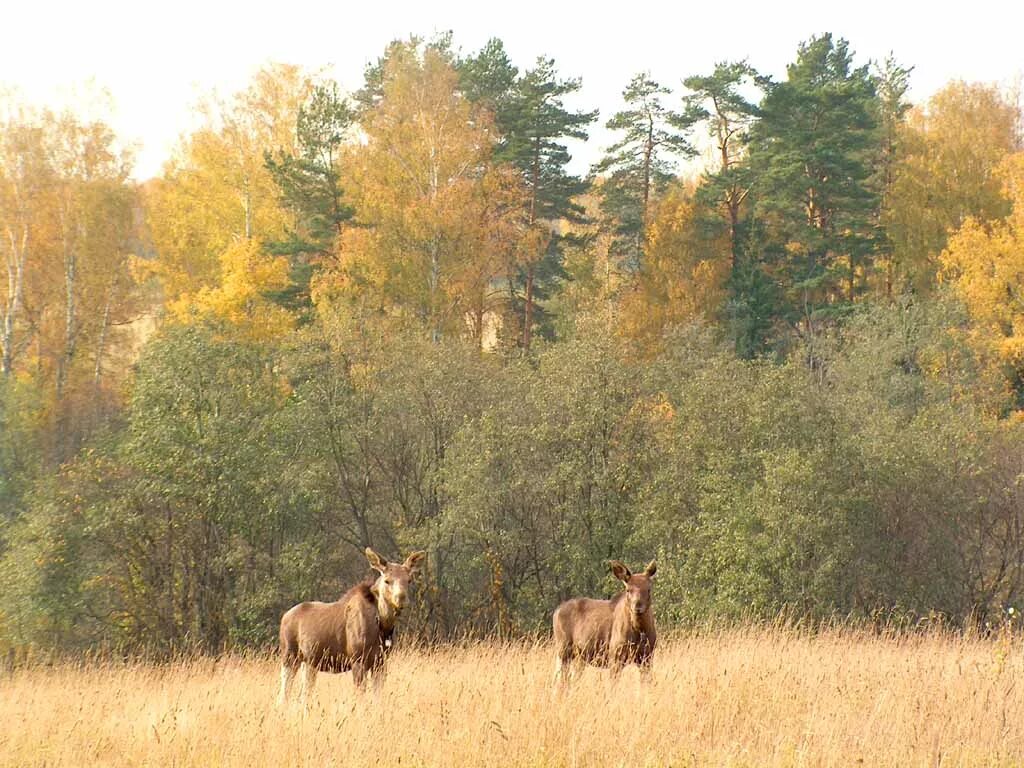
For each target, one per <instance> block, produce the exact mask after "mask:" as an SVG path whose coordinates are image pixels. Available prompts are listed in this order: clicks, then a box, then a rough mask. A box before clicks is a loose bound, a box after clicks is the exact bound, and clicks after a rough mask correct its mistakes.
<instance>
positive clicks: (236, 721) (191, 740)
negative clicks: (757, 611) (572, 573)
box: [0, 629, 1024, 768]
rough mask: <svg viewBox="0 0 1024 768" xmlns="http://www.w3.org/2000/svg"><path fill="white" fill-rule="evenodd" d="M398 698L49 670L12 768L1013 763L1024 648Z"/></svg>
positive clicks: (500, 682)
mask: <svg viewBox="0 0 1024 768" xmlns="http://www.w3.org/2000/svg"><path fill="white" fill-rule="evenodd" d="M392 661H393V664H392V666H391V669H390V674H389V677H388V680H387V684H386V685H385V686H384V688H383V690H381V691H380V692H377V693H372V692H368V693H365V694H361V695H358V694H356V693H355V691H354V689H353V687H352V683H351V680H350V676H348V675H343V676H338V675H323V674H322V675H320V677H319V680H318V684H317V690H316V694H315V696H314V697H313V700H312V706H311V708H310V712H309V713H308V715H303V713H302V711H301V709H300V707H299V705H298V704H297V703H293V704H292V706H290V707H288V708H287V709H285V710H283V711H282V710H279V709H278V708H277V707H276V705H275V701H274V699H275V694H276V686H277V682H278V675H277V666H276V664H275V663H274V662H273V660H270V659H266V658H260V659H252V658H248V659H247V658H225V659H221V660H218V661H216V662H214V661H211V660H194V661H188V662H182V663H178V664H172V665H165V666H152V665H141V664H140V665H136V666H132V665H128V666H122V665H118V666H110V665H101V664H92V665H90V664H83V665H65V666H56V667H35V668H29V669H21V670H18V671H16V672H13V673H6V674H5V675H4V676H3V677H0V765H4V766H44V765H45V766H52V765H82V766H85V765H89V766H92V765H101V766H164V765H167V766H247V767H249V768H252V767H253V766H263V765H274V766H293V765H302V766H325V765H352V766H371V765H378V766H379V765H390V766H463V765H465V766H477V765H502V766H505V765H508V766H585V765H601V766H620V765H621V766H667V765H672V766H812V765H813V766H819V765H826V766H833V765H834V766H859V765H866V766H939V765H949V766H953V765H963V766H1015V765H1024V652H1022V648H1021V645H1020V641H1019V640H1016V639H1011V638H1009V637H1007V636H1004V637H1002V638H1001V639H996V640H981V639H970V638H960V637H952V636H948V635H941V634H934V635H928V636H916V637H902V638H896V637H875V636H870V635H866V634H862V633H857V632H852V631H842V630H833V631H828V632H824V633H821V634H815V635H803V634H798V633H794V632H789V631H781V630H761V629H756V630H755V629H749V630H731V631H724V632H717V633H703V634H699V635H694V636H690V637H678V638H675V639H672V640H669V641H667V642H665V643H664V644H663V646H661V647H660V648H659V651H658V655H657V657H656V661H655V672H654V675H653V679H652V680H651V681H650V683H649V684H648V685H646V686H641V684H640V681H639V677H638V674H637V672H636V670H635V669H631V670H629V671H628V672H626V673H625V674H623V676H622V678H621V679H620V680H619V681H618V683H617V684H616V685H615V686H611V685H609V682H608V680H607V673H606V672H604V671H598V670H593V669H591V670H587V672H586V673H585V674H584V675H583V676H582V677H581V678H580V679H579V680H578V681H577V685H576V686H575V687H574V688H573V689H572V690H571V691H570V692H568V693H567V694H565V695H563V696H561V697H554V696H553V694H552V691H551V687H550V681H551V671H552V659H551V651H550V649H549V648H548V647H547V646H538V647H499V646H493V645H476V646H470V647H468V648H462V649H456V648H448V649H440V650H429V651H419V650H407V651H404V652H403V651H399V652H397V653H396V654H395V656H394V657H393V658H392Z"/></svg>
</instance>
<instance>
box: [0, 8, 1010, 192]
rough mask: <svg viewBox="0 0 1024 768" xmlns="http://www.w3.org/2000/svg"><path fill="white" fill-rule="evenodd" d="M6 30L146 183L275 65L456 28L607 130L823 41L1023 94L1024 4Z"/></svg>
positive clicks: (470, 12)
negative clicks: (616, 119)
mask: <svg viewBox="0 0 1024 768" xmlns="http://www.w3.org/2000/svg"><path fill="white" fill-rule="evenodd" d="M4 5H5V8H4V11H3V14H2V15H0V24H2V26H3V29H4V33H3V35H2V38H0V84H2V85H3V86H7V87H11V86H13V88H14V89H15V90H16V91H17V92H18V93H19V94H20V95H21V96H22V97H23V98H25V99H26V100H28V101H29V102H31V103H34V104H38V105H46V106H55V107H60V106H62V105H65V104H67V103H81V102H82V98H83V97H82V94H83V93H85V94H96V93H98V92H102V91H104V90H105V91H107V92H109V94H110V97H111V101H112V104H111V103H108V104H107V105H106V106H105V107H103V108H102V109H100V108H97V107H94V108H93V110H94V112H96V114H98V115H99V116H103V117H105V118H106V119H107V120H108V121H109V122H110V123H111V124H112V125H113V126H114V128H115V129H116V130H117V131H118V132H119V134H120V135H121V136H122V138H123V139H124V140H125V141H127V142H131V143H134V144H136V146H137V163H136V176H137V177H138V178H148V177H150V176H153V175H156V174H158V173H159V172H160V167H161V165H162V163H163V161H164V160H165V159H166V158H167V157H168V155H169V154H170V151H171V149H172V148H173V147H174V145H175V144H176V142H177V140H178V137H179V136H180V135H181V134H182V133H184V132H187V131H188V130H190V129H191V128H192V127H194V126H195V124H196V119H195V117H194V114H193V111H192V108H193V106H194V105H195V104H196V103H197V101H198V99H199V97H200V96H201V95H203V94H205V93H209V92H210V91H211V90H212V89H214V88H216V89H217V90H218V91H219V92H222V93H224V94H228V93H231V92H233V91H236V90H238V89H240V88H242V87H244V86H245V84H246V83H247V81H248V78H249V77H250V75H251V74H252V73H253V72H254V71H255V70H256V69H257V68H258V67H259V66H260V65H261V64H263V63H265V62H267V61H270V60H274V61H283V62H290V63H295V64H301V65H304V66H307V67H310V68H321V67H325V66H327V67H331V71H333V74H334V75H335V77H336V78H337V79H338V80H339V81H340V83H341V84H342V86H343V87H344V88H346V89H349V90H352V89H355V88H357V87H358V86H359V85H360V84H361V76H362V71H363V67H364V66H365V64H366V63H367V62H369V61H373V60H376V58H377V57H378V56H379V55H380V54H381V53H382V52H383V50H384V46H385V45H386V44H387V43H388V42H389V41H390V40H392V39H394V38H397V37H407V36H408V35H409V34H410V33H416V34H420V35H424V36H429V35H431V34H432V33H434V32H436V31H442V30H447V29H451V30H453V31H454V33H455V43H456V45H457V46H459V47H461V48H462V49H463V50H464V51H471V50H476V49H478V48H479V47H480V46H482V45H483V44H484V43H485V42H486V41H487V39H488V38H490V37H492V36H497V37H500V38H502V40H503V41H504V42H505V46H506V49H507V50H508V52H509V55H510V56H511V58H512V60H513V62H514V63H515V64H517V65H518V66H519V67H520V68H526V67H528V66H530V65H531V64H532V63H533V61H534V59H535V58H536V57H537V56H538V55H542V54H543V55H549V56H553V57H554V58H555V60H556V63H557V64H558V67H559V71H560V72H561V73H562V74H563V75H564V76H580V77H582V78H583V90H582V93H581V97H580V99H579V103H578V106H579V107H580V108H595V107H596V108H599V109H600V110H601V116H600V122H601V124H603V122H604V121H605V120H607V118H608V117H609V116H610V115H611V114H612V113H613V112H614V111H615V110H616V109H618V107H619V105H620V103H621V102H620V98H619V95H620V93H621V91H622V88H623V86H624V85H625V84H626V83H627V82H628V80H629V79H630V77H632V75H633V74H635V73H636V72H639V71H642V70H650V71H651V72H652V74H653V75H654V77H655V78H656V79H658V80H659V81H660V82H662V83H663V84H665V85H669V86H670V87H678V86H679V83H680V80H681V79H682V78H683V77H686V76H688V75H691V74H702V73H705V72H709V71H710V70H711V69H712V67H713V66H714V63H715V62H716V61H723V60H734V59H741V58H748V59H749V60H750V62H751V64H753V65H754V66H755V67H756V68H758V69H759V70H760V71H762V72H765V73H768V74H772V75H774V76H776V77H782V76H783V75H784V73H785V66H786V64H787V63H789V62H791V61H792V60H793V59H794V58H795V55H796V48H797V45H798V43H800V42H801V41H803V40H806V39H808V38H809V37H811V36H812V35H815V34H819V33H821V32H832V33H833V34H834V35H835V36H840V37H845V38H847V39H848V40H849V41H850V43H851V47H852V49H853V50H854V51H855V53H856V55H857V60H858V63H861V62H864V61H866V60H867V59H869V58H871V59H881V58H883V57H884V56H885V55H886V54H888V53H889V52H890V51H893V52H894V53H895V54H896V57H897V59H898V60H899V61H900V62H901V63H903V64H904V65H913V66H914V67H915V70H914V73H913V76H912V80H911V95H912V98H913V99H914V100H916V101H921V100H924V99H926V98H927V97H928V96H929V95H930V94H931V93H933V92H934V91H935V90H937V89H938V88H940V87H941V86H942V85H943V84H944V83H945V82H947V81H948V80H950V79H952V78H962V79H965V80H981V81H988V82H999V83H1001V84H1004V85H1010V84H1012V83H1013V82H1014V80H1015V78H1017V77H1019V76H1020V74H1021V73H1022V72H1024V53H1022V51H1024V47H1022V40H1024V1H1021V0H1018V1H1016V2H1015V1H1014V0H1001V1H1000V0H974V1H973V2H965V1H964V0H960V2H957V3H955V4H952V3H951V4H940V3H927V4H922V6H923V7H920V8H919V7H918V4H916V3H907V2H903V0H888V1H887V2H882V1H880V0H861V2H845V3H832V2H821V0H816V1H815V2H810V1H808V0H801V1H800V2H789V3H772V2H768V1H767V0H766V1H765V2H751V1H750V0H734V1H731V2H730V1H729V0H726V1H725V2H716V3H701V4H696V3H694V4H689V3H685V2H681V1H680V0H676V1H675V2H662V0H651V1H650V2H637V0H618V2H615V3H614V4H608V9H605V8H604V7H602V5H603V4H598V3H594V2H557V0H547V2H542V1H540V0H512V1H511V2H505V3H501V4H498V3H484V2H460V1H457V0H446V1H445V2H434V3H431V2H408V1H407V0H402V2H377V3H374V2H358V3H355V2H344V1H343V2H333V3H326V2H313V1H312V0H272V1H271V2H267V1H265V0H249V1H248V2H244V3H242V2H236V1H235V0H231V1H230V2H227V1H222V0H177V1H176V2H160V3H153V2H146V0H135V1H134V2H117V1H116V0H75V2H63V1H61V2H55V1H54V0H49V1H47V0H36V1H35V2H33V0H7V2H6V3H4ZM609 138H610V137H609V135H608V133H607V132H605V131H604V130H603V128H597V129H595V130H594V131H593V132H592V140H591V142H589V143H588V144H587V145H585V146H582V147H578V148H577V149H576V154H577V157H576V159H575V161H574V163H573V166H574V168H575V169H576V170H577V171H584V170H585V169H586V168H587V167H588V166H589V164H590V163H591V162H593V161H595V160H596V159H597V157H598V156H599V154H600V151H601V148H602V147H603V146H605V145H607V143H608V142H609Z"/></svg>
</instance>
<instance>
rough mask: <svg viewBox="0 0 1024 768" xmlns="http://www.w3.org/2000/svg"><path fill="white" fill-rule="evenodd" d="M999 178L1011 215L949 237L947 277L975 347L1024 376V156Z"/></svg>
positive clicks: (1007, 163) (1013, 159) (971, 223)
mask: <svg viewBox="0 0 1024 768" xmlns="http://www.w3.org/2000/svg"><path fill="white" fill-rule="evenodd" d="M996 173H997V176H998V178H999V179H1000V181H1001V182H1002V188H1003V194H1004V195H1005V197H1006V198H1007V199H1008V200H1009V201H1010V203H1011V205H1012V209H1011V212H1010V214H1009V215H1008V216H1007V217H1006V218H1004V219H1001V220H997V221H995V222H992V223H991V224H988V225H986V224H985V223H983V222H981V221H978V220H977V219H974V218H970V219H968V220H967V221H966V222H964V224H963V226H961V227H960V229H959V230H957V231H956V232H955V233H954V234H953V235H951V237H950V239H949V245H948V247H947V248H946V250H945V251H943V253H942V256H941V264H942V272H941V275H940V277H941V279H942V280H943V281H944V282H947V283H949V284H950V285H951V286H952V288H953V290H954V291H955V292H956V294H957V295H958V296H959V297H960V298H961V299H962V300H963V302H964V304H965V306H966V307H967V309H968V311H969V313H970V315H971V318H972V320H973V322H974V327H973V329H972V335H973V338H974V341H975V343H977V344H979V345H981V346H982V347H985V348H987V349H988V351H990V352H993V353H994V354H995V357H996V359H997V360H998V361H999V362H1000V363H1001V364H1002V365H1004V366H1006V367H1008V369H1009V370H1010V371H1011V377H1013V378H1016V379H1018V380H1019V379H1020V378H1021V377H1022V376H1024V152H1017V153H1015V154H1013V155H1010V156H1008V157H1007V158H1006V159H1004V160H1003V162H1002V163H1000V165H999V167H998V169H997V171H996Z"/></svg>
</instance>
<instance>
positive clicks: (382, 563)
mask: <svg viewBox="0 0 1024 768" xmlns="http://www.w3.org/2000/svg"><path fill="white" fill-rule="evenodd" d="M366 559H367V560H369V561H370V566H371V567H372V568H373V570H375V571H380V572H381V573H384V569H385V568H387V567H388V561H387V560H385V559H384V558H383V557H381V556H380V555H378V554H377V553H376V552H374V551H373V550H372V549H370V548H369V547H367V548H366Z"/></svg>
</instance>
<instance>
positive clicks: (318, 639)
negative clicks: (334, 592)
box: [279, 547, 426, 705]
mask: <svg viewBox="0 0 1024 768" xmlns="http://www.w3.org/2000/svg"><path fill="white" fill-rule="evenodd" d="M425 556H426V553H425V552H413V553H412V554H411V555H409V556H408V557H407V558H406V559H405V562H404V563H402V564H401V565H398V564H396V563H389V562H388V561H387V560H385V559H384V558H383V557H381V556H380V555H378V554H377V553H376V552H374V551H373V550H372V549H370V548H369V547H367V548H366V559H367V560H369V561H370V565H371V566H373V569H374V570H375V571H377V572H378V574H379V575H378V576H377V578H376V580H372V579H367V580H366V581H364V582H362V583H360V584H357V585H356V586H354V587H352V588H351V589H350V590H348V592H346V593H345V594H344V595H342V596H341V599H340V600H338V601H337V602H334V603H320V602H312V603H300V604H299V605H296V606H295V607H293V608H291V609H289V610H288V611H287V612H286V613H285V614H284V616H282V617H281V635H280V637H281V692H280V696H279V702H280V703H281V704H282V705H283V704H284V703H285V702H286V701H287V700H288V692H289V689H290V688H291V684H292V682H293V681H294V679H295V674H296V673H297V672H298V671H299V668H300V667H303V680H302V690H301V694H300V698H301V699H302V702H303V705H306V704H307V703H308V697H309V695H310V693H312V690H313V685H314V684H315V683H316V673H317V672H318V671H319V672H347V671H349V670H352V679H353V681H354V682H355V684H356V687H357V688H359V689H362V687H363V683H364V681H365V679H366V675H367V674H368V673H369V674H371V675H372V676H373V681H374V685H377V684H379V683H380V681H381V680H382V679H383V675H384V660H385V658H386V656H387V653H388V650H389V649H390V647H391V639H392V635H393V633H394V631H395V622H396V621H397V619H398V616H399V614H400V613H401V612H402V609H403V608H404V607H405V605H406V603H407V602H408V599H409V582H410V581H411V580H412V577H413V576H414V575H415V574H416V572H417V571H418V570H419V567H420V563H421V561H422V560H423V558H424V557H425Z"/></svg>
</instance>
